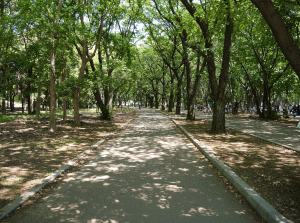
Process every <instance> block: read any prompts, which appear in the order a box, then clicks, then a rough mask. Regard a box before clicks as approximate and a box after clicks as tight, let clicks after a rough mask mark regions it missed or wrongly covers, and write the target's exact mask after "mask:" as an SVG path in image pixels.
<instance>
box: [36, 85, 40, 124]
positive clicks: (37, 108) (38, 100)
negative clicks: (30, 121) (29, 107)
mask: <svg viewBox="0 0 300 223" xmlns="http://www.w3.org/2000/svg"><path fill="white" fill-rule="evenodd" d="M41 91H42V83H38V95H37V101H36V116H35V118H36V120H40V112H41Z"/></svg>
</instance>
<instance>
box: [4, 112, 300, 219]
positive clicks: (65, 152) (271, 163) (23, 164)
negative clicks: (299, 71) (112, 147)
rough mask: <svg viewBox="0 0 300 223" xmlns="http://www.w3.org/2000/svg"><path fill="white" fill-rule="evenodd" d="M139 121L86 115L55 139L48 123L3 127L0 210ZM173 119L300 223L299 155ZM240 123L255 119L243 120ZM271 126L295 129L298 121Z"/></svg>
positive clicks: (120, 114) (232, 132)
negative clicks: (100, 142) (131, 123)
mask: <svg viewBox="0 0 300 223" xmlns="http://www.w3.org/2000/svg"><path fill="white" fill-rule="evenodd" d="M135 115H136V112H135V111H133V110H130V111H128V110H126V111H125V110H123V111H120V110H119V111H118V112H116V113H115V115H114V118H113V119H112V120H110V121H104V120H101V119H99V115H95V114H89V113H85V112H83V113H82V116H81V121H82V125H81V126H80V127H76V128H74V127H73V122H72V119H71V118H70V120H69V121H68V122H67V123H66V124H61V123H60V122H58V132H57V133H56V134H53V133H49V131H48V130H49V120H48V119H43V120H41V121H35V120H33V119H18V120H15V121H13V122H5V123H0V208H2V207H3V206H5V205H6V204H7V203H9V202H10V201H12V200H13V199H15V198H16V197H18V196H19V195H20V194H22V193H23V192H24V191H26V190H27V189H29V188H31V187H32V186H34V185H35V184H37V183H38V182H39V181H40V180H42V179H44V178H45V177H46V176H47V175H49V174H50V173H52V172H53V171H55V170H56V169H58V168H59V167H61V166H62V165H64V164H65V163H67V162H68V161H69V160H71V159H73V158H74V157H76V156H77V155H79V154H80V153H81V152H83V151H84V150H86V149H88V148H89V147H90V146H91V145H93V144H95V143H96V142H97V141H99V140H101V139H102V138H104V137H105V136H107V135H108V134H110V133H112V132H113V131H115V130H116V129H117V128H118V127H120V126H121V125H122V124H124V123H125V122H127V121H128V120H130V119H132V118H133V117H135ZM169 115H171V116H172V117H174V118H176V119H177V120H178V121H179V122H180V124H181V125H182V126H183V127H184V128H186V129H187V130H188V131H189V132H190V133H192V134H193V135H194V136H195V137H196V138H198V139H200V140H201V141H202V142H204V143H206V144H207V145H209V146H211V147H213V148H214V150H215V152H216V155H217V156H218V158H219V159H221V160H222V161H223V162H224V163H225V164H227V165H228V166H230V167H231V168H232V170H234V171H235V172H236V173H237V174H238V175H239V176H240V177H241V178H242V179H244V180H245V181H246V182H247V183H248V184H249V185H250V186H252V187H253V188H254V189H255V190H256V191H257V192H258V193H259V194H260V195H261V196H262V197H264V198H265V199H266V200H267V201H269V202H270V203H271V204H272V205H273V206H274V207H275V208H276V209H277V210H278V211H279V212H280V213H281V214H282V215H284V216H285V217H286V218H288V219H289V220H290V221H292V222H300V174H299V173H300V153H297V152H295V151H291V150H287V149H284V148H282V147H279V146H276V145H273V144H270V143H268V142H266V141H263V140H260V139H257V138H254V137H251V136H248V135H245V134H242V133H240V132H237V131H235V130H232V129H228V133H227V134H223V135H212V134H210V133H209V130H210V126H211V123H209V122H207V121H202V120H196V121H186V120H185V117H183V116H182V117H178V116H173V115H172V113H171V114H169ZM240 118H254V119H257V117H256V116H245V115H240ZM273 122H276V123H277V124H281V125H288V126H292V127H295V126H296V123H297V120H293V119H290V120H280V121H273ZM95 152H96V151H95ZM91 155H92V154H91ZM220 177H222V176H220ZM224 180H226V179H224ZM228 185H229V186H228V187H229V189H230V188H231V189H230V190H232V191H233V192H234V193H236V191H235V190H234V188H232V187H231V186H230V184H228Z"/></svg>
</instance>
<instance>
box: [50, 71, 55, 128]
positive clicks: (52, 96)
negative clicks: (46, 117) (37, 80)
mask: <svg viewBox="0 0 300 223" xmlns="http://www.w3.org/2000/svg"><path fill="white" fill-rule="evenodd" d="M55 82H56V77H55V76H54V75H53V74H52V75H51V79H50V132H56V130H57V129H56V106H55V102H56V92H55Z"/></svg>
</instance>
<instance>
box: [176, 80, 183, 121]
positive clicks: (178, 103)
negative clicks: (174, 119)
mask: <svg viewBox="0 0 300 223" xmlns="http://www.w3.org/2000/svg"><path fill="white" fill-rule="evenodd" d="M181 88H182V78H179V79H178V80H177V89H176V115H180V110H181Z"/></svg>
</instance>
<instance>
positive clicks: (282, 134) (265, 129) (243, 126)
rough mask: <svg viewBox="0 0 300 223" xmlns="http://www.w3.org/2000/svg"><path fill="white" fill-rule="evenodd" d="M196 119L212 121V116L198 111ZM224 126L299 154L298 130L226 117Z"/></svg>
mask: <svg viewBox="0 0 300 223" xmlns="http://www.w3.org/2000/svg"><path fill="white" fill-rule="evenodd" d="M196 117H197V118H200V119H205V120H212V115H207V114H203V112H200V111H197V112H196ZM299 121H300V120H299ZM226 126H227V127H229V128H232V129H235V130H238V131H241V132H243V133H246V134H249V135H253V136H255V137H257V138H260V139H264V140H267V141H270V142H274V143H276V144H278V145H281V146H284V147H286V148H289V149H293V150H297V151H299V152H300V129H297V128H294V127H287V126H281V125H276V124H272V123H271V122H263V121H258V120H252V119H243V118H238V117H234V116H226Z"/></svg>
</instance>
